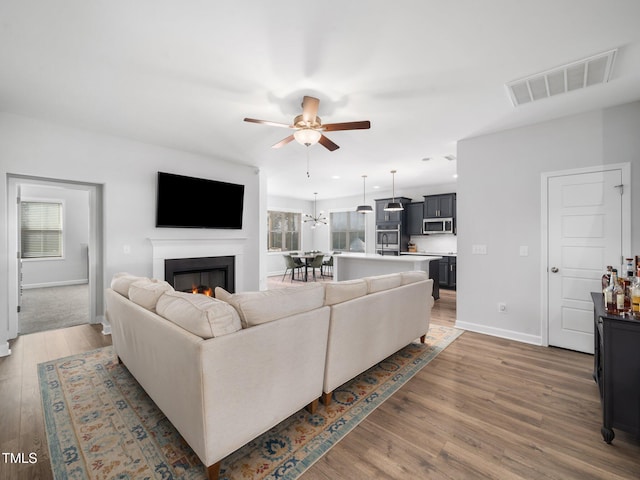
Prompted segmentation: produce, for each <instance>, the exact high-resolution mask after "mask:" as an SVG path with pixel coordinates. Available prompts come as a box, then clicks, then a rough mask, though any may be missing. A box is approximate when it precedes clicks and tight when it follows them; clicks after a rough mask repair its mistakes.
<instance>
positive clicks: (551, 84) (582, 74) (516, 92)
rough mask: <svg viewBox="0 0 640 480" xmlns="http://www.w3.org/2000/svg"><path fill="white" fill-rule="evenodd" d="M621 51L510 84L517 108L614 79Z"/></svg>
mask: <svg viewBox="0 0 640 480" xmlns="http://www.w3.org/2000/svg"><path fill="white" fill-rule="evenodd" d="M617 51H618V50H617V49H614V50H609V51H608V52H604V53H600V54H598V55H593V56H592V57H588V58H584V59H582V60H578V61H577V62H573V63H569V64H567V65H563V66H561V67H557V68H554V69H551V70H547V71H546V72H542V73H536V74H535V75H530V76H528V77H526V78H521V79H520V80H514V81H513V82H509V83H507V89H508V90H509V96H510V97H511V101H512V102H513V105H514V106H516V107H517V106H518V105H522V104H523V103H529V102H533V101H535V100H541V99H543V98H548V97H551V96H553V95H558V94H560V93H566V92H570V91H572V90H578V89H580V88H585V87H589V86H591V85H596V84H598V83H606V82H608V81H609V79H610V78H611V71H612V70H613V60H614V59H615V56H616V52H617Z"/></svg>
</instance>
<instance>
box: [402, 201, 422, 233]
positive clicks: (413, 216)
mask: <svg viewBox="0 0 640 480" xmlns="http://www.w3.org/2000/svg"><path fill="white" fill-rule="evenodd" d="M405 208H406V209H407V234H409V235H422V219H423V218H424V202H415V203H410V204H408V205H406V206H405Z"/></svg>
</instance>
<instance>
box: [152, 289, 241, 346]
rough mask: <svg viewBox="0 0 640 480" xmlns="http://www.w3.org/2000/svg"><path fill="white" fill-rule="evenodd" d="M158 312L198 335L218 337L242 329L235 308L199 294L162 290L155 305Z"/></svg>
mask: <svg viewBox="0 0 640 480" xmlns="http://www.w3.org/2000/svg"><path fill="white" fill-rule="evenodd" d="M156 311H157V312H158V315H161V316H163V317H164V318H166V319H167V320H169V321H171V322H173V323H175V324H176V325H178V326H180V327H182V328H184V329H185V330H188V331H189V332H191V333H193V334H194V335H198V336H199V337H202V338H205V339H207V338H212V337H220V336H222V335H228V334H230V333H233V332H237V331H238V330H241V329H242V325H241V324H240V317H239V316H238V312H236V311H235V309H234V308H233V307H232V306H231V305H229V304H227V303H226V302H223V301H222V300H217V299H215V298H211V297H207V296H206V295H202V294H199V293H195V294H194V293H185V292H176V291H169V292H164V293H163V294H162V295H161V296H160V298H159V299H158V303H157V304H156Z"/></svg>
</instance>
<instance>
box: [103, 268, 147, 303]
mask: <svg viewBox="0 0 640 480" xmlns="http://www.w3.org/2000/svg"><path fill="white" fill-rule="evenodd" d="M141 280H146V281H147V282H150V281H151V280H150V279H148V278H147V277H138V276H136V275H131V274H129V273H126V272H121V273H116V274H115V275H114V276H113V278H112V280H111V288H112V289H113V290H115V291H116V292H118V293H119V294H120V295H122V296H123V297H127V298H129V287H130V286H131V284H132V283H134V282H138V281H141Z"/></svg>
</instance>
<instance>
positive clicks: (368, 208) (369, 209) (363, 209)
mask: <svg viewBox="0 0 640 480" xmlns="http://www.w3.org/2000/svg"><path fill="white" fill-rule="evenodd" d="M366 182H367V176H366V175H362V205H358V208H356V212H358V213H371V212H373V207H372V206H371V205H366V203H367V199H366V194H367V189H366Z"/></svg>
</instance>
